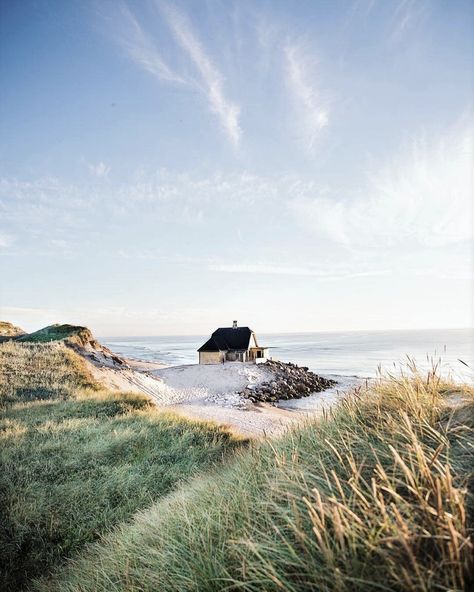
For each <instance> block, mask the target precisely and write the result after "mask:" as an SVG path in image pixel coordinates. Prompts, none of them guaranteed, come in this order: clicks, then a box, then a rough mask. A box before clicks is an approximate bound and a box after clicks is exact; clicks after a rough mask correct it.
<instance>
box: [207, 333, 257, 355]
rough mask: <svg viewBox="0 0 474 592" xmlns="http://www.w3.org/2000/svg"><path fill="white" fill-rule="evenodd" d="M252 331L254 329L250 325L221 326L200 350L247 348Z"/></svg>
mask: <svg viewBox="0 0 474 592" xmlns="http://www.w3.org/2000/svg"><path fill="white" fill-rule="evenodd" d="M252 333H253V331H252V330H251V329H249V328H248V327H221V328H220V329H217V330H216V331H214V333H213V334H212V335H211V338H210V339H209V340H208V341H206V343H205V344H204V345H202V346H201V347H200V348H199V349H198V352H216V351H228V350H247V349H248V347H249V344H250V337H251V336H252Z"/></svg>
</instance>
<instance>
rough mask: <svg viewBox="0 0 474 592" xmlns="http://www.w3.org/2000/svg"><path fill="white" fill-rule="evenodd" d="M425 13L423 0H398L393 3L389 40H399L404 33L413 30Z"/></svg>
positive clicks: (425, 6) (425, 7)
mask: <svg viewBox="0 0 474 592" xmlns="http://www.w3.org/2000/svg"><path fill="white" fill-rule="evenodd" d="M426 13H427V3H426V1H425V0H399V1H398V3H395V7H394V10H393V17H392V22H393V25H392V33H391V35H390V41H393V42H396V41H399V40H400V39H401V38H402V37H403V36H404V35H405V33H407V32H408V31H410V30H413V29H414V28H415V27H416V26H417V25H418V24H420V22H421V21H422V20H423V18H424V17H425V15H426Z"/></svg>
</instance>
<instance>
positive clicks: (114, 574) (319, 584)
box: [35, 372, 474, 592]
mask: <svg viewBox="0 0 474 592" xmlns="http://www.w3.org/2000/svg"><path fill="white" fill-rule="evenodd" d="M473 427H474V390H473V389H472V388H471V387H466V386H462V385H454V384H449V383H447V382H445V381H443V380H441V378H440V377H439V376H437V375H436V374H434V373H430V374H428V375H427V376H422V375H418V374H417V373H416V372H415V373H414V374H413V375H412V376H409V377H406V376H405V377H388V378H386V379H383V380H380V381H379V382H378V383H376V384H373V385H372V386H370V387H368V388H367V389H366V390H364V391H359V392H358V393H355V395H354V396H353V398H352V399H351V400H347V401H346V402H344V403H343V404H342V405H340V407H339V408H338V409H337V410H336V411H335V412H333V413H331V415H330V416H328V417H327V418H326V419H324V420H322V421H321V420H320V421H308V422H307V424H306V425H303V426H299V427H297V428H296V429H293V430H290V431H288V432H287V433H286V434H285V435H284V436H282V437H281V438H279V439H276V440H272V441H268V442H263V443H260V444H258V445H254V446H252V447H251V449H250V450H248V451H243V452H242V453H241V454H240V455H238V456H237V458H235V459H233V460H232V461H231V462H229V463H228V465H227V468H224V469H222V468H220V469H219V470H218V471H213V472H211V473H210V474H209V475H208V476H207V477H200V478H196V479H194V480H193V481H192V482H191V483H190V484H188V485H187V486H186V487H183V488H180V489H178V490H177V491H176V492H175V493H173V494H170V495H169V496H167V498H165V499H163V500H160V501H158V502H157V503H155V504H151V505H150V507H149V508H148V509H147V510H145V511H142V512H139V513H138V514H137V515H136V516H135V518H134V519H133V520H132V521H130V522H127V523H124V524H122V525H120V526H119V527H118V528H116V529H115V530H114V531H113V532H111V533H110V534H109V535H108V536H107V537H105V539H103V540H102V541H100V542H99V543H97V544H96V545H94V546H92V547H90V548H88V549H87V550H86V551H85V552H84V553H83V554H82V556H80V557H78V558H76V559H75V561H74V562H71V563H70V564H69V565H66V566H65V567H64V568H63V569H61V570H60V571H59V572H58V573H57V574H56V577H54V578H53V579H45V580H43V581H42V582H38V583H37V584H36V588H35V589H38V590H40V591H42V592H46V591H47V592H89V591H90V592H155V591H156V590H160V592H172V591H173V592H176V591H178V590H179V591H180V592H199V591H205V592H220V591H222V590H228V591H230V590H242V591H243V592H278V591H283V590H284V591H287V592H320V591H324V592H341V591H342V592H379V591H381V590H386V591H387V592H388V591H390V592H435V591H436V592H440V591H444V592H448V591H450V592H454V591H457V592H460V591H462V590H469V589H472V587H471V586H472V584H473V573H474V571H473V542H472V536H473V532H474V528H473V527H474V504H473V491H474V478H473V475H474V473H473V469H474V466H473V465H474V462H473V448H474V434H473Z"/></svg>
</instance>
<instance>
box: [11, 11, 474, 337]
mask: <svg viewBox="0 0 474 592" xmlns="http://www.w3.org/2000/svg"><path fill="white" fill-rule="evenodd" d="M472 22H473V8H472V4H471V3H470V2H469V1H466V2H464V1H461V0H455V1H453V2H449V3H446V2H444V1H436V0H431V1H425V0H393V1H392V0H384V1H382V0H353V1H349V0H347V1H342V0H341V1H318V0H312V1H299V2H284V1H272V2H270V1H257V0H254V1H248V2H247V1H231V0H226V1H224V0H222V1H216V0H208V1H204V0H203V1H199V2H198V1H187V2H186V1H177V2H170V1H167V2H166V1H160V0H156V1H152V0H150V1H148V0H142V1H134V2H132V1H129V2H116V1H114V2H107V1H102V2H92V1H89V2H88V1H81V2H74V1H71V2H61V1H48V0H42V1H29V0H24V1H23V2H21V3H20V2H3V3H2V4H1V18H0V27H1V30H0V84H1V88H2V92H1V94H0V266H1V277H2V285H1V287H0V315H1V317H2V318H5V319H6V320H12V321H13V322H15V323H17V324H19V325H21V326H24V327H25V328H26V329H34V328H38V327H39V326H42V325H45V324H48V323H51V322H72V323H80V324H86V325H89V326H91V327H92V328H93V329H94V330H95V331H96V332H97V333H98V334H108V335H112V334H115V335H127V334H132V335H133V334H140V335H153V334H175V333H179V334H196V333H207V332H209V330H210V329H213V328H214V327H215V326H217V325H223V324H229V323H230V321H231V320H232V319H234V318H237V319H238V320H239V321H240V322H241V323H242V324H249V325H251V326H252V327H253V328H254V329H256V330H259V331H262V332H270V331H275V332H280V331H318V330H353V329H390V328H394V329H395V328H431V327H463V326H472V325H473V310H472V301H473V300H474V298H473V296H474V295H473V286H472V271H471V270H472V249H473V226H474V225H473V218H472V216H473V212H472V192H473V183H472V175H471V170H470V169H471V165H472V131H473V114H472V103H471V101H472V89H473V77H472V58H473V46H472ZM3 280H5V281H3Z"/></svg>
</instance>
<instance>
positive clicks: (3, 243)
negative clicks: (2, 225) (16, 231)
mask: <svg viewBox="0 0 474 592" xmlns="http://www.w3.org/2000/svg"><path fill="white" fill-rule="evenodd" d="M12 242H13V237H12V236H11V234H6V233H4V232H0V248H6V247H9V246H10V245H11V244H12Z"/></svg>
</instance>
